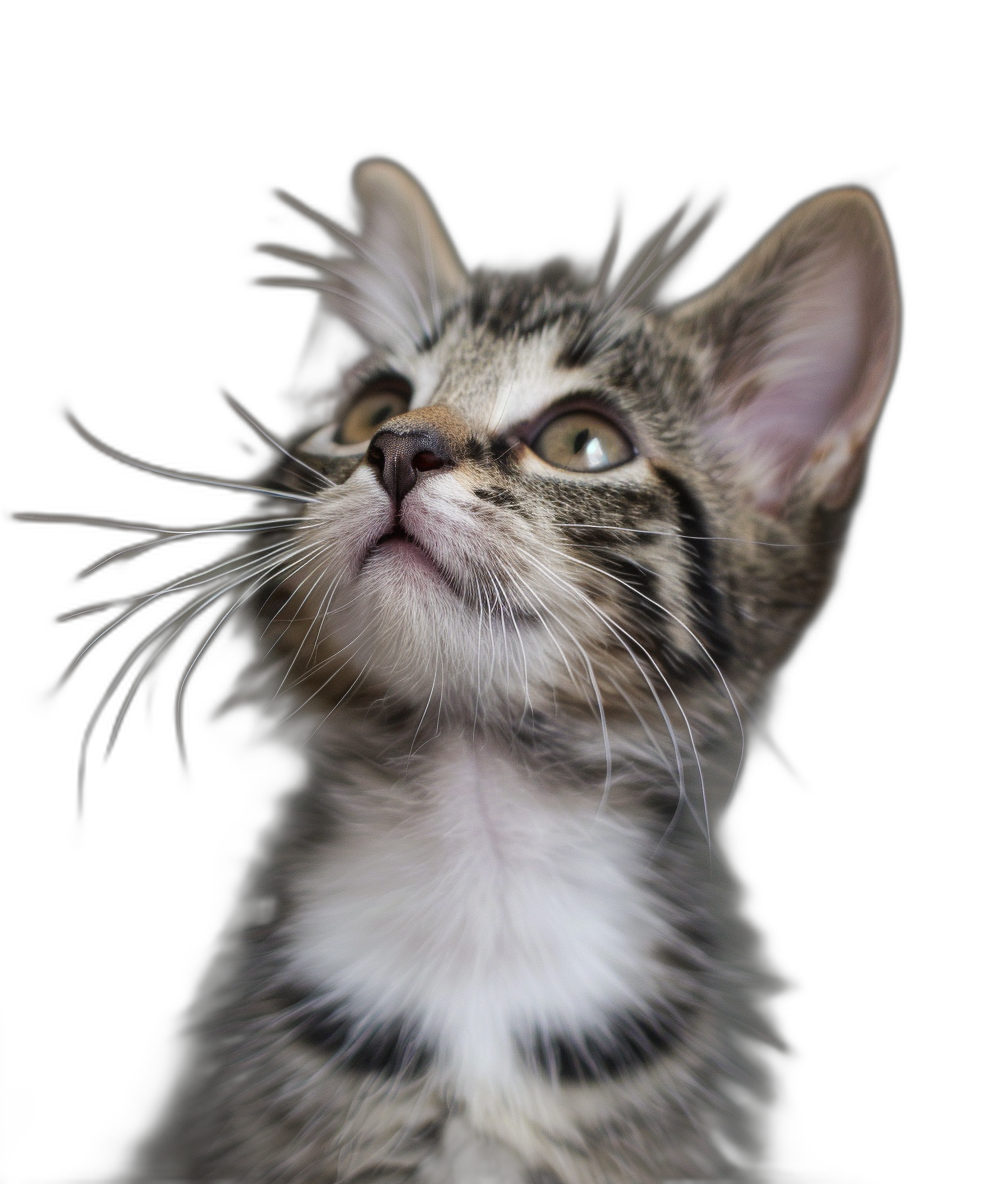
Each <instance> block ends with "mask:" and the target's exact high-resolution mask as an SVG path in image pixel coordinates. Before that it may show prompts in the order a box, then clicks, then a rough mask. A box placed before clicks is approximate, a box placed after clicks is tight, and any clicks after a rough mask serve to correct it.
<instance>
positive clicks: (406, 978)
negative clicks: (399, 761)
mask: <svg viewBox="0 0 1008 1184" xmlns="http://www.w3.org/2000/svg"><path fill="white" fill-rule="evenodd" d="M441 745H442V746H441V750H440V752H439V754H438V757H437V759H436V760H428V761H425V762H424V763H423V764H422V765H421V764H420V763H419V762H417V763H416V767H415V770H414V771H411V772H409V773H407V774H406V775H405V777H404V781H405V782H407V783H410V782H412V784H411V785H409V787H408V788H407V787H405V786H400V787H397V788H395V789H394V790H393V791H392V792H390V793H387V794H381V795H380V797H379V796H378V794H377V792H372V793H369V792H368V789H367V787H362V788H361V796H360V798H357V799H355V800H354V801H353V802H352V803H351V804H350V806H349V807H348V822H347V825H346V827H345V830H344V832H343V834H342V835H341V837H340V838H339V839H338V840H337V842H336V844H335V845H334V846H333V847H332V848H331V849H330V850H328V851H326V852H325V855H324V857H323V858H322V859H321V860H320V861H319V863H318V864H317V865H316V866H315V867H314V868H313V869H312V871H311V872H310V874H309V875H308V876H307V877H306V879H305V881H304V882H303V884H302V887H301V903H300V906H299V908H298V909H297V911H296V915H295V918H294V920H293V923H292V925H291V929H290V939H289V940H290V945H289V950H290V961H291V964H292V966H293V968H294V969H295V971H296V972H297V974H298V975H299V977H300V978H301V979H302V980H307V982H308V983H310V984H312V985H313V986H315V987H317V988H320V989H321V990H323V991H325V992H327V993H331V994H332V996H333V997H334V998H335V997H349V999H350V1000H351V1001H352V1005H353V1007H354V1008H355V1009H356V1010H358V1011H360V1012H364V1013H366V1014H369V1015H374V1016H380V1017H394V1016H407V1017H409V1018H411V1019H415V1021H417V1022H418V1023H419V1024H420V1025H421V1028H422V1030H423V1032H424V1035H425V1036H426V1037H427V1039H428V1040H431V1041H433V1042H435V1043H436V1044H437V1047H438V1050H439V1058H440V1062H441V1063H442V1065H443V1066H444V1067H445V1069H446V1070H447V1071H449V1072H450V1073H451V1075H452V1077H453V1078H454V1079H455V1081H456V1082H458V1083H460V1084H461V1087H462V1091H463V1092H468V1091H469V1090H470V1089H471V1090H473V1091H475V1092H479V1093H482V1092H485V1090H486V1088H487V1087H490V1088H491V1089H495V1088H498V1087H499V1088H501V1089H504V1090H507V1089H508V1087H509V1085H514V1084H516V1082H517V1075H519V1074H520V1073H521V1069H520V1065H519V1064H518V1062H517V1060H516V1057H515V1051H514V1035H515V1034H516V1033H520V1032H523V1031H524V1032H528V1031H529V1030H530V1029H531V1028H532V1027H533V1026H534V1025H536V1024H539V1025H545V1026H547V1027H559V1026H565V1027H566V1026H569V1027H573V1028H574V1029H579V1028H582V1027H584V1026H587V1025H591V1024H593V1023H597V1022H599V1021H600V1020H601V1019H602V1018H603V1016H604V1014H605V1013H606V1012H607V1011H609V1010H611V1009H617V1008H620V1007H621V1006H625V1005H627V1004H629V1003H633V1002H636V1001H639V1000H640V999H641V997H643V996H645V995H648V994H650V993H651V992H652V990H653V989H654V987H655V985H656V984H657V983H658V981H660V973H661V972H660V970H659V967H658V966H657V964H656V963H655V961H654V960H653V958H652V955H651V949H652V948H653V946H654V944H655V941H656V939H657V938H658V937H659V935H660V934H661V932H662V929H663V924H662V922H661V921H660V920H659V918H658V916H657V915H656V912H655V908H654V905H653V903H652V901H653V898H651V897H649V895H648V894H647V893H646V892H645V890H644V888H643V886H642V885H641V884H639V883H637V882H636V881H635V879H634V876H633V871H632V869H634V868H640V867H642V866H644V865H645V864H646V854H645V853H644V852H643V851H642V845H643V840H642V838H641V837H640V836H639V835H638V834H637V833H636V832H635V831H634V830H633V829H632V828H630V827H628V826H625V825H621V824H620V823H619V822H618V821H617V820H615V819H613V818H612V817H607V816H605V815H601V816H599V815H598V814H597V803H596V802H588V801H583V800H578V799H571V798H570V797H564V800H563V801H561V800H559V799H558V797H557V796H556V795H557V791H556V790H555V789H552V788H548V787H546V786H543V785H539V784H536V781H537V778H536V777H535V776H534V775H533V774H531V773H529V772H528V771H526V770H521V769H519V768H517V767H515V766H514V765H513V764H511V763H509V762H508V761H507V760H506V759H505V758H504V757H503V756H501V755H499V754H495V753H491V752H487V751H477V750H475V749H474V748H473V747H472V746H471V744H467V743H466V742H465V741H464V740H462V739H456V740H453V741H446V742H441Z"/></svg>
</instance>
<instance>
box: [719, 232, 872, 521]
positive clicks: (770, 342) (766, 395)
mask: <svg viewBox="0 0 1008 1184" xmlns="http://www.w3.org/2000/svg"><path fill="white" fill-rule="evenodd" d="M863 303H864V289H863V268H862V265H861V262H860V260H859V259H858V258H857V257H856V256H851V255H847V254H845V255H842V256H840V257H839V258H838V257H837V256H836V255H834V256H833V258H832V259H827V260H822V259H820V260H819V261H818V266H817V267H816V269H815V271H814V272H811V273H809V274H807V275H806V276H804V277H802V278H801V279H799V280H797V282H795V283H794V285H793V286H792V287H791V289H790V291H789V292H788V293H787V295H786V296H785V297H784V302H783V305H782V307H781V308H780V309H779V311H778V315H777V317H776V319H775V321H774V322H773V324H772V325H771V327H770V330H769V335H768V339H767V341H766V342H765V343H764V345H763V347H762V349H761V351H760V356H759V358H758V359H757V361H756V364H755V366H754V367H753V370H752V371H751V372H750V374H749V375H747V376H746V385H748V380H749V379H755V380H756V383H757V385H758V393H757V394H756V395H755V397H753V398H751V399H750V401H748V402H747V403H745V404H744V405H743V406H741V407H739V408H738V409H737V410H735V411H734V412H732V413H730V414H729V415H728V416H727V417H726V419H727V422H726V421H722V423H721V424H720V431H721V432H723V433H724V434H725V435H726V436H727V437H729V439H730V441H731V444H732V446H733V450H735V451H737V452H739V453H741V454H742V456H743V457H744V458H745V460H746V461H748V462H749V464H748V465H747V468H749V469H750V474H751V479H752V480H753V482H754V483H755V486H756V488H755V493H756V498H757V501H758V502H759V503H760V504H761V505H762V506H764V507H766V508H772V507H774V506H777V505H779V504H780V503H781V502H783V500H784V499H785V498H786V497H787V494H788V491H789V489H790V486H791V484H792V482H793V480H794V478H795V477H796V476H797V475H798V474H799V473H800V472H801V470H802V469H804V468H805V466H806V465H807V464H808V463H809V462H810V461H811V460H812V459H813V457H814V455H815V453H816V450H817V448H818V447H819V446H820V444H824V443H825V442H826V439H827V438H828V437H832V436H834V435H835V434H836V432H837V431H839V432H841V433H842V432H844V431H849V430H851V429H852V428H854V427H855V421H856V419H857V416H858V411H859V410H860V408H859V406H858V404H859V403H860V402H862V400H860V399H859V397H858V396H859V394H860V393H861V392H860V391H859V387H858V379H859V377H860V376H861V374H862V372H863V369H864V355H865V340H864V337H865V333H864V322H865V310H864V307H863ZM831 429H832V430H831Z"/></svg>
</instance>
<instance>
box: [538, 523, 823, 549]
mask: <svg viewBox="0 0 1008 1184" xmlns="http://www.w3.org/2000/svg"><path fill="white" fill-rule="evenodd" d="M553 525H554V526H570V527H574V528H576V529H578V530H607V531H619V532H620V533H621V534H654V535H661V536H662V537H664V538H670V539H687V540H689V541H690V542H698V543H746V544H751V545H752V546H754V547H778V548H782V549H797V548H802V549H804V548H808V547H832V546H835V545H836V544H835V542H834V541H833V540H830V539H827V540H825V541H824V542H815V543H768V542H764V541H763V540H762V539H743V538H732V537H731V536H729V535H717V534H681V533H680V532H679V531H678V530H640V529H637V528H635V527H632V526H606V525H605V524H604V523H598V522H555V523H554V524H553Z"/></svg>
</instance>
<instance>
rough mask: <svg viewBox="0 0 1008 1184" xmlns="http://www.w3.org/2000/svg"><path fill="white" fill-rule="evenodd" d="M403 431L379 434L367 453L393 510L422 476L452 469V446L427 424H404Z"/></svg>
mask: <svg viewBox="0 0 1008 1184" xmlns="http://www.w3.org/2000/svg"><path fill="white" fill-rule="evenodd" d="M403 420H404V421H405V417H403ZM403 427H404V429H405V430H401V429H398V428H389V429H383V430H382V431H380V432H378V433H377V434H376V435H375V436H374V438H373V439H372V440H371V444H370V447H369V448H368V450H367V460H368V464H370V465H371V466H372V468H373V469H374V471H375V474H376V475H377V477H378V480H379V481H380V482H381V484H382V485H383V486H384V488H385V491H386V492H387V493H388V495H389V497H390V498H391V499H392V504H393V506H394V507H395V508H396V510H398V509H399V506H400V504H401V503H402V500H403V498H404V497H405V496H406V494H407V493H409V491H410V490H411V489H412V488H413V486H414V485H416V483H417V478H418V477H419V476H421V475H422V474H423V473H436V472H437V471H438V470H439V469H451V468H454V467H455V458H454V456H453V455H452V449H451V445H450V443H449V441H448V439H447V437H446V436H445V434H444V433H443V432H440V431H438V429H437V428H435V427H433V426H430V425H427V424H425V425H423V426H419V425H418V426H416V427H411V426H407V425H406V424H405V422H404V424H403Z"/></svg>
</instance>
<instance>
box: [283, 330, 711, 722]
mask: <svg viewBox="0 0 1008 1184" xmlns="http://www.w3.org/2000/svg"><path fill="white" fill-rule="evenodd" d="M576 324H577V322H576V320H575V322H574V325H575V327H576ZM570 327H571V326H570V325H569V324H568V325H567V326H564V325H563V324H562V323H561V324H553V325H551V326H550V327H549V328H547V329H545V330H543V331H541V332H539V333H536V334H535V335H534V336H531V337H522V336H518V335H516V336H514V337H506V338H499V337H495V335H494V334H493V333H492V332H491V331H489V330H488V329H487V328H486V326H485V325H477V326H475V327H474V326H473V325H472V324H471V319H470V318H469V317H468V316H463V315H460V316H458V317H456V318H455V319H454V320H453V322H452V324H451V325H449V326H448V327H447V329H446V331H445V333H444V334H443V336H442V337H441V338H440V340H439V341H438V342H437V344H436V345H434V346H433V347H432V348H430V349H428V350H426V351H424V352H423V353H414V354H413V355H412V356H409V355H406V354H399V355H394V356H388V355H386V356H385V357H383V358H382V359H381V361H380V362H376V363H375V364H374V365H372V366H371V367H370V368H369V369H368V370H367V371H365V372H364V373H363V374H362V375H360V376H357V377H355V379H354V381H353V383H352V384H351V387H350V390H349V391H348V392H347V393H346V396H345V398H344V400H343V401H342V403H341V406H340V407H339V409H338V411H337V414H336V417H335V419H334V420H333V421H331V422H330V423H329V424H327V425H325V426H324V427H323V428H322V429H320V430H318V431H316V432H315V433H314V434H313V435H312V437H311V438H310V439H309V440H308V441H306V442H305V444H304V445H303V447H302V454H303V455H305V456H306V457H311V458H312V460H313V463H315V464H318V465H319V467H320V469H321V471H322V472H324V473H325V474H326V476H328V477H329V478H330V479H331V480H332V481H334V482H335V483H336V484H335V486H334V488H332V489H328V490H326V491H324V492H323V493H322V494H321V497H320V503H319V504H318V505H317V506H316V507H313V508H312V509H311V510H310V511H309V512H308V513H307V515H306V523H308V522H310V523H311V525H310V526H309V527H308V538H309V539H311V540H314V539H315V538H318V539H319V540H322V541H324V543H325V547H326V552H325V562H324V565H323V564H322V563H321V560H319V561H318V562H319V564H320V566H319V571H317V572H315V573H314V574H313V575H312V577H311V578H312V581H314V580H315V579H316V578H318V582H317V583H316V584H314V586H313V587H311V589H310V590H307V589H306V596H305V600H306V604H305V608H304V610H303V614H302V616H303V617H304V618H305V619H312V620H314V619H315V618H316V616H317V615H320V614H324V617H321V616H320V621H321V620H324V624H321V623H320V624H319V625H317V626H316V628H315V633H316V634H317V635H320V636H319V638H318V647H317V649H316V651H315V652H316V655H317V656H318V657H320V658H321V660H322V661H323V662H324V663H325V664H326V668H327V669H328V670H329V672H330V673H331V672H333V671H334V670H335V669H336V668H337V667H338V666H339V665H340V664H341V663H342V662H344V661H345V662H346V666H345V668H344V670H343V672H342V673H341V674H340V675H338V676H337V677H335V678H334V679H333V684H334V686H336V687H340V688H345V686H346V685H348V681H352V680H353V678H356V677H357V676H358V675H360V676H361V677H362V678H363V679H366V680H367V681H368V682H370V683H372V684H377V685H382V686H384V687H386V688H387V689H389V690H391V691H392V692H393V693H395V694H396V695H399V696H403V697H405V698H406V699H408V700H410V701H413V702H416V701H418V700H421V701H422V700H426V699H427V698H428V697H429V696H430V695H431V694H432V692H433V694H434V696H435V697H436V699H437V700H438V702H439V704H441V703H442V701H443V707H445V708H447V709H450V710H453V711H459V712H462V713H468V714H469V715H470V717H471V716H472V715H473V712H474V710H475V709H476V704H477V703H479V704H480V707H481V709H482V710H484V711H490V712H492V713H496V714H499V713H500V712H501V711H502V710H506V712H507V714H508V717H509V718H518V717H519V716H520V715H521V713H522V711H523V710H525V709H527V708H531V709H533V710H535V711H537V712H542V711H546V710H547V709H548V710H549V711H551V712H552V711H554V710H555V709H556V701H558V702H561V703H564V704H566V705H568V706H571V705H574V706H576V707H577V709H579V710H582V709H583V710H589V711H591V710H597V698H598V697H599V696H600V697H601V698H602V700H603V703H604V704H605V707H606V710H615V711H617V712H618V711H620V710H623V711H626V710H628V700H629V701H630V702H633V701H636V700H637V699H639V698H640V697H641V696H642V694H643V695H645V696H647V695H648V694H649V691H648V683H649V682H650V683H652V684H657V686H658V687H661V686H662V684H663V682H664V681H665V680H668V679H669V678H671V677H672V676H673V670H674V669H675V668H677V667H679V666H684V665H685V664H687V663H688V662H690V661H692V662H693V664H698V663H699V664H706V665H707V666H708V668H711V670H712V672H713V662H714V658H713V657H712V656H711V657H708V656H706V655H705V654H704V649H708V650H709V649H710V647H711V646H713V648H714V649H716V650H721V649H723V644H722V641H723V639H722V637H721V633H720V623H719V622H718V621H715V620H712V619H708V618H710V617H711V616H713V615H716V606H715V605H713V604H712V603H708V602H706V600H705V597H704V595H700V596H698V595H697V592H698V589H699V587H700V586H701V585H704V586H706V584H707V582H709V580H710V579H711V576H710V574H709V573H706V572H701V571H699V570H698V565H697V562H696V547H695V545H694V544H693V543H692V541H691V540H690V541H684V540H683V538H682V537H681V536H682V535H683V534H691V533H692V534H696V533H697V530H696V529H694V528H693V526H692V525H691V520H690V521H687V516H688V514H689V512H690V510H691V508H692V507H691V506H689V505H686V506H685V507H684V506H683V504H682V502H683V497H682V495H681V488H682V487H681V486H680V482H681V481H683V480H684V471H685V474H688V475H689V477H690V478H692V476H693V469H694V467H695V466H694V465H693V464H691V463H690V460H689V451H688V448H687V447H686V446H685V444H684V442H683V439H684V436H685V433H684V432H683V430H682V428H681V426H680V428H679V429H678V430H677V429H676V428H675V426H674V425H675V421H676V419H677V418H679V419H680V420H681V414H680V415H679V416H678V417H677V416H676V414H674V412H673V407H672V406H671V405H669V406H666V407H664V408H662V409H661V415H660V416H656V415H655V414H654V411H655V405H654V400H653V398H647V397H641V395H642V392H640V391H639V390H637V391H632V390H627V389H625V388H623V387H621V386H620V385H619V384H618V383H617V382H615V381H614V380H613V376H612V375H611V374H610V373H609V370H610V369H611V365H601V364H594V365H592V364H587V365H581V366H573V367H572V366H570V365H563V364H562V363H561V361H560V358H561V357H562V356H563V354H564V351H565V347H566V344H567V339H568V338H569V336H570V332H569V329H570ZM565 328H566V329H567V330H568V332H565ZM649 403H650V404H651V410H650V411H649V410H648V404H649ZM385 416H387V417H388V418H384V417H385ZM376 419H377V420H378V422H375V421H376ZM677 437H679V438H680V442H679V446H678V447H677V446H676V443H675V441H676V438H677ZM341 440H347V441H349V442H347V443H342V442H340V441H341ZM390 445H391V447H392V449H394V450H395V451H396V452H397V453H401V454H402V455H401V456H399V457H398V463H399V465H400V467H405V468H406V469H407V471H409V470H412V472H411V473H410V478H411V480H412V482H413V483H412V484H411V486H410V488H409V489H408V491H407V492H406V493H405V495H403V494H402V491H401V490H399V489H397V488H396V485H395V477H396V473H395V464H396V460H397V458H390V457H389V452H390ZM386 469H389V470H390V472H389V473H388V474H387V473H386ZM677 490H679V491H680V492H679V493H677ZM704 529H705V528H704ZM300 578H301V577H300V576H299V579H300ZM295 599H297V596H296V594H295ZM694 634H695V636H696V639H695V640H694V637H693V636H692V635H694ZM314 641H315V637H314V636H313V644H314ZM365 671H366V673H365ZM340 693H342V689H341V692H340ZM327 697H328V696H327Z"/></svg>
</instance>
